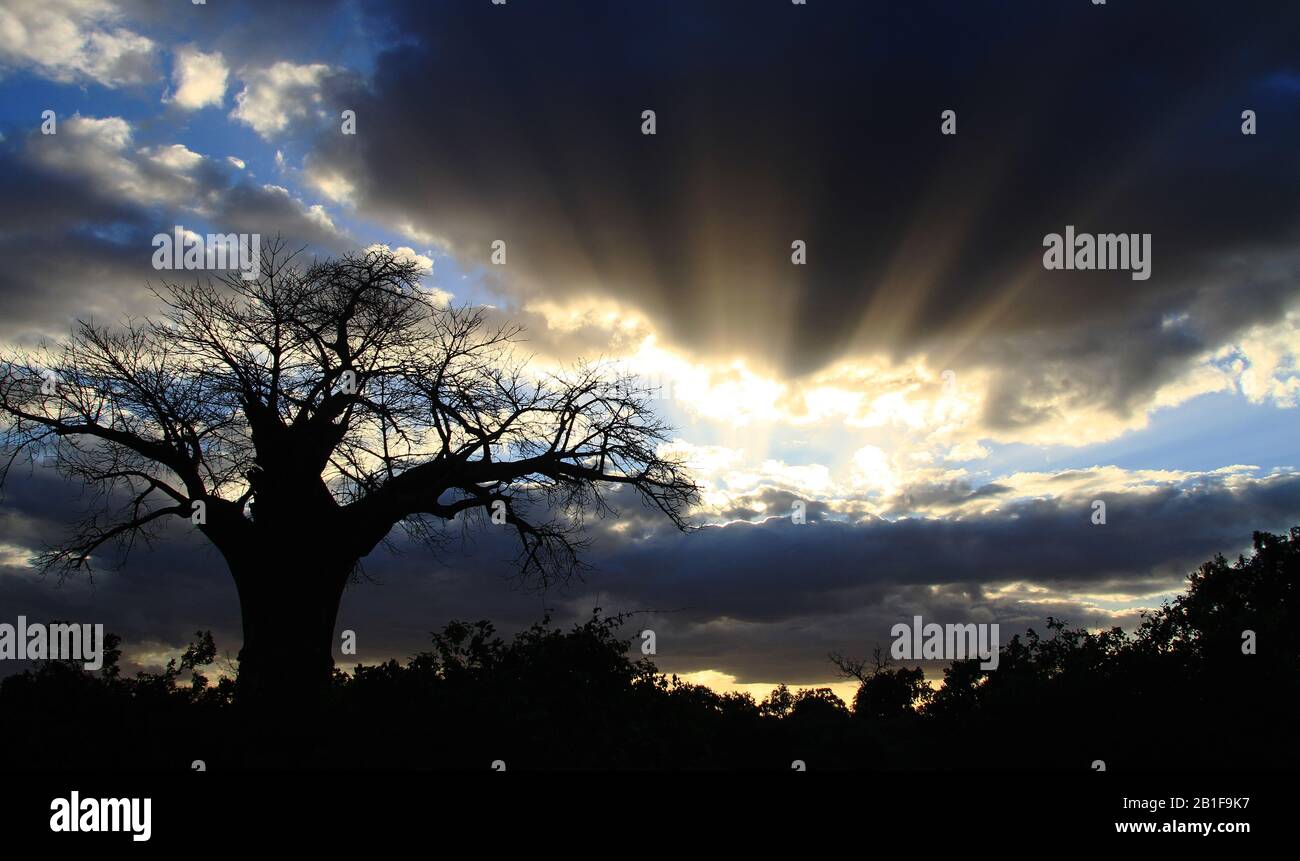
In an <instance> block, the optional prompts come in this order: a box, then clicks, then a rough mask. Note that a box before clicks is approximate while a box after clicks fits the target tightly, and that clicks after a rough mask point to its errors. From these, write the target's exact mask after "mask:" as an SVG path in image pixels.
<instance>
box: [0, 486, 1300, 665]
mask: <svg viewBox="0 0 1300 861" xmlns="http://www.w3.org/2000/svg"><path fill="white" fill-rule="evenodd" d="M72 495H73V492H72V491H71V489H69V488H68V487H67V486H66V485H62V484H60V483H58V482H56V481H54V480H52V479H50V478H49V477H48V476H47V475H44V474H42V473H40V472H38V473H36V474H35V475H34V476H33V477H31V478H23V477H20V480H19V481H18V482H17V483H16V484H11V487H10V489H9V490H8V491H7V493H6V497H5V500H4V506H3V509H2V510H3V511H4V515H3V516H2V517H0V545H6V546H8V547H24V548H29V549H36V548H39V547H41V546H43V544H44V543H46V542H49V541H53V540H56V539H57V538H58V536H60V535H61V534H62V532H63V530H64V529H66V528H67V527H66V524H67V521H68V514H67V511H68V507H69V504H70V499H71V496H72ZM1105 498H1106V500H1107V503H1108V512H1107V514H1108V518H1107V523H1106V524H1105V525H1104V526H1094V525H1093V524H1092V522H1091V514H1092V510H1091V507H1090V500H1089V499H1088V498H1070V497H1067V498H1060V499H1052V500H1024V501H1019V502H1013V503H1008V504H1006V505H1003V506H1002V507H1001V508H999V509H998V510H997V511H994V512H990V513H987V514H981V515H966V516H961V517H955V518H949V519H943V520H939V519H921V518H913V519H903V520H898V521H893V522H891V521H885V520H878V519H870V520H865V521H862V522H857V523H853V522H846V521H844V520H843V519H839V520H835V519H831V518H830V517H829V516H826V517H821V518H817V519H814V518H812V517H810V518H809V522H808V523H807V524H805V525H795V524H793V523H792V522H791V521H790V519H789V518H788V517H782V518H771V519H768V520H765V521H762V522H759V523H747V522H739V523H731V524H728V525H726V526H718V527H708V528H704V529H700V530H698V531H695V532H692V533H688V534H682V533H678V532H675V531H672V530H671V529H669V528H666V527H665V526H664V525H663V524H662V523H661V522H659V521H657V520H656V519H654V518H651V517H649V516H648V515H644V514H643V513H642V512H641V511H640V510H639V508H637V507H636V505H635V503H632V504H631V505H628V504H623V505H621V506H619V508H620V512H619V515H618V516H616V517H612V518H609V519H606V520H600V521H596V522H595V523H594V524H593V530H592V531H593V536H594V538H595V542H594V545H593V548H592V550H591V554H590V556H589V561H590V562H591V563H592V566H593V568H592V570H591V572H590V573H588V574H587V575H586V577H585V579H583V580H582V581H574V582H571V583H570V584H568V585H567V586H564V587H561V588H552V589H550V590H549V591H547V592H538V591H536V590H530V589H528V588H524V587H523V586H522V584H520V583H519V582H518V581H516V580H515V579H513V578H512V576H511V569H510V567H509V565H508V562H509V560H510V559H511V558H512V557H513V555H514V551H515V547H514V545H513V543H512V539H511V538H510V536H509V535H508V534H507V532H508V530H496V529H492V528H484V529H481V530H478V531H475V532H472V533H471V534H470V538H469V539H468V542H467V543H466V544H465V545H464V546H460V545H459V544H453V545H452V546H451V547H450V548H448V550H447V552H446V553H444V554H441V555H436V556H435V555H431V554H430V553H429V552H428V551H426V550H424V549H421V548H416V547H412V546H410V545H409V544H407V543H405V542H403V541H398V542H397V543H396V547H397V548H398V550H399V551H400V552H399V553H397V554H396V555H394V554H393V553H391V552H388V551H385V550H381V551H377V552H376V553H375V554H373V555H372V557H371V558H369V559H367V560H366V563H365V565H366V571H367V578H366V579H365V580H363V581H362V582H360V583H358V584H356V585H354V586H353V587H351V588H349V590H348V591H347V593H346V594H345V596H344V601H343V607H342V610H341V611H340V617H339V630H340V631H342V630H353V631H355V632H356V633H357V640H358V644H359V654H358V656H357V657H356V658H355V659H353V658H346V659H344V658H342V657H341V656H340V659H341V660H342V662H343V663H344V664H345V665H346V664H350V663H354V662H356V661H364V662H372V661H376V660H380V659H383V658H387V657H394V656H396V657H405V656H409V655H411V654H413V653H414V652H416V651H418V650H420V649H422V648H424V647H425V646H426V645H427V643H428V633H429V632H430V631H432V630H435V629H439V628H441V626H442V625H443V624H445V623H446V622H447V621H449V620H451V619H455V618H459V619H464V620H474V619H480V618H487V619H491V620H493V621H494V622H495V623H496V624H497V626H498V629H499V630H500V631H501V632H502V633H504V634H513V632H515V631H517V630H521V629H522V628H524V627H527V626H528V625H530V624H531V623H533V622H534V621H537V620H538V619H540V618H541V616H542V615H543V614H544V613H545V612H547V611H548V610H550V611H552V613H553V615H554V617H555V618H556V619H557V620H559V621H568V620H573V619H577V618H580V617H582V616H585V615H586V614H588V613H589V612H590V611H591V609H592V608H593V607H596V606H600V607H602V608H604V610H605V611H606V612H610V613H612V612H619V611H637V612H638V615H636V616H634V617H633V619H632V620H631V622H630V623H629V628H628V629H627V631H626V633H627V634H628V635H629V636H630V635H631V634H633V633H635V631H639V630H641V629H643V628H651V629H653V630H655V631H656V634H657V639H658V648H659V654H658V656H657V657H658V662H659V664H660V666H661V667H663V668H665V669H667V670H670V671H675V672H693V671H697V670H703V669H714V670H719V671H723V672H727V673H731V674H733V675H736V676H737V677H738V678H739V680H740V681H741V682H749V681H774V680H787V681H814V680H819V679H820V680H824V679H827V678H830V677H831V675H832V674H831V672H830V668H829V665H828V664H827V663H826V661H825V655H826V652H827V651H830V650H837V651H844V652H850V653H858V654H867V653H868V652H869V650H870V647H871V646H872V645H873V644H874V643H876V642H881V643H887V642H888V641H889V639H890V637H889V630H890V628H891V627H892V625H893V624H894V623H895V622H898V621H908V620H910V619H911V617H912V616H914V615H922V616H924V617H925V618H926V619H927V620H935V621H940V622H968V621H977V622H998V623H999V624H1001V625H1002V626H1003V628H1004V633H1003V637H1004V638H1006V637H1010V636H1011V634H1013V633H1016V632H1018V631H1023V630H1024V629H1025V628H1026V627H1029V626H1036V627H1038V628H1040V629H1041V627H1042V624H1043V620H1044V619H1045V617H1046V616H1048V615H1055V616H1057V617H1060V618H1065V619H1067V620H1069V621H1071V622H1072V623H1075V624H1087V625H1090V626H1096V625H1101V626H1107V627H1108V626H1110V625H1113V624H1125V625H1129V626H1131V625H1132V624H1134V623H1135V622H1136V613H1134V612H1127V613H1122V614H1120V615H1119V616H1118V617H1116V616H1112V615H1110V614H1108V613H1100V612H1098V611H1097V610H1096V609H1093V608H1089V607H1087V606H1085V604H1084V600H1085V599H1084V598H1083V597H1081V596H1088V595H1092V596H1104V595H1110V594H1117V595H1131V596H1141V595H1150V594H1155V593H1169V592H1175V591H1180V590H1181V589H1182V588H1183V586H1184V584H1183V578H1184V577H1185V576H1186V575H1187V573H1189V572H1190V571H1191V570H1193V569H1194V568H1195V567H1196V566H1197V565H1198V564H1199V563H1200V562H1203V561H1205V560H1207V559H1209V558H1211V557H1212V556H1213V555H1214V554H1216V553H1223V554H1225V555H1228V556H1233V555H1235V554H1236V553H1238V552H1241V551H1243V550H1244V549H1246V548H1247V547H1248V546H1249V542H1250V534H1251V531H1252V530H1253V529H1257V528H1267V529H1273V530H1282V529H1285V528H1287V527H1288V526H1290V525H1292V524H1295V523H1300V475H1294V474H1287V475H1277V476H1271V477H1267V478H1264V479H1253V480H1244V479H1240V478H1238V479H1233V480H1229V479H1228V478H1226V477H1214V478H1210V479H1201V480H1197V481H1194V482H1192V483H1190V484H1184V485H1181V486H1178V487H1168V488H1164V489H1161V490H1158V491H1154V492H1148V493H1131V494H1107V495H1106V496H1105ZM623 502H624V503H626V502H627V501H626V500H624V501H623ZM615 527H617V528H615ZM452 528H453V531H455V525H454V524H453V527H452ZM166 538H167V540H166V541H164V542H162V543H160V544H159V545H157V549H156V550H154V551H153V552H142V553H139V554H138V555H137V556H136V557H134V560H133V561H132V563H131V564H130V566H129V567H128V568H127V569H125V570H124V571H123V572H121V573H113V572H111V571H107V570H105V571H102V572H101V573H100V574H99V575H98V576H97V577H96V579H95V581H94V585H93V588H90V587H88V586H87V584H86V583H85V582H84V581H82V580H78V579H70V580H68V581H66V582H65V583H64V584H63V585H61V586H60V585H59V584H57V583H56V582H55V581H53V580H51V579H46V580H40V579H37V578H36V576H35V575H34V574H33V573H32V572H31V571H30V570H25V569H24V568H22V567H21V566H18V565H14V564H12V563H11V564H10V565H9V566H8V567H6V568H5V569H4V570H3V571H0V608H3V609H4V613H5V614H7V615H10V616H16V615H18V614H19V613H24V614H26V615H28V616H29V617H32V618H42V617H44V618H73V617H76V618H78V619H81V618H82V617H83V616H84V617H86V618H85V619H83V621H94V622H103V623H104V624H105V625H106V627H107V628H108V629H109V630H113V631H117V632H118V633H120V634H122V635H123V636H124V637H125V638H126V641H127V644H126V645H127V647H128V653H129V654H131V653H133V652H132V650H134V651H135V652H138V651H140V650H141V649H146V650H147V649H148V648H156V647H150V646H147V644H154V643H166V644H171V645H172V646H174V647H175V648H176V650H177V651H179V650H180V649H181V648H182V647H183V646H184V643H185V642H186V640H187V638H188V637H189V635H190V634H191V633H192V632H193V631H194V630H197V629H200V628H201V629H213V630H214V631H215V632H216V634H217V639H218V642H219V644H220V645H221V646H222V648H223V649H226V650H228V651H229V652H230V654H231V655H232V656H233V655H234V654H235V653H237V652H238V648H239V641H240V633H239V632H240V629H239V621H238V620H239V616H238V602H237V599H236V595H235V590H234V586H233V583H232V582H231V581H230V579H229V576H228V574H227V573H226V571H225V568H224V565H223V563H222V561H221V559H220V558H219V557H218V556H217V555H216V554H215V553H214V552H213V551H211V550H210V549H207V548H204V547H202V546H201V545H200V544H199V542H197V541H195V540H194V539H193V536H192V535H191V534H190V533H189V531H188V529H186V528H185V527H184V525H183V524H181V525H180V526H177V527H176V528H175V529H172V530H170V531H169V534H168V536H167V537H166ZM105 561H107V560H105ZM299 573H300V574H303V575H305V576H309V575H310V572H299ZM1006 584H1027V585H1028V586H1029V587H1034V588H1037V589H1038V590H1040V591H1038V592H1036V593H1035V594H1034V595H1033V599H1034V600H1033V601H1027V600H1026V599H1025V596H1024V595H1023V594H1021V595H1017V594H1015V593H1004V592H1001V591H998V589H997V587H998V586H1000V585H1006ZM1141 603H1142V602H1141V600H1125V601H1121V602H1120V603H1119V606H1133V605H1134V604H1137V605H1141ZM633 628H635V630H633ZM0 669H3V668H0ZM8 669H13V668H12V667H10V668H8Z"/></svg>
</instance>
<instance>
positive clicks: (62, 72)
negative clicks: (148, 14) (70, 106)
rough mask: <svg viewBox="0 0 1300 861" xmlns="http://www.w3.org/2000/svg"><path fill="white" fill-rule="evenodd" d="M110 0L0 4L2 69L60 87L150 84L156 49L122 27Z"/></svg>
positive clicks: (10, 0) (32, 0)
mask: <svg viewBox="0 0 1300 861" xmlns="http://www.w3.org/2000/svg"><path fill="white" fill-rule="evenodd" d="M121 18H122V14H121V12H120V11H119V10H118V9H117V8H116V7H115V6H114V5H113V4H112V3H110V2H107V0H5V3H4V4H0V66H12V67H16V68H21V69H30V70H31V71H33V72H35V73H37V74H39V75H41V76H42V77H45V78H49V79H50V80H54V81H58V82H60V83H75V82H80V81H86V80H90V81H94V82H96V83H98V84H102V85H104V86H106V87H118V86H124V85H131V84H142V83H146V82H148V81H150V80H152V75H151V73H150V72H151V68H152V65H153V56H154V43H153V41H152V40H150V39H149V38H147V37H145V36H142V35H140V34H139V33H135V32H133V31H131V30H128V29H126V28H125V27H122V26H120V25H119V22H120V20H121Z"/></svg>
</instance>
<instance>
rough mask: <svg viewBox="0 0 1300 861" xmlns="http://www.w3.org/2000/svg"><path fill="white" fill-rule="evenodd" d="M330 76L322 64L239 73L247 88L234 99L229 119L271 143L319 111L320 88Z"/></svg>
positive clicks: (286, 65) (282, 63)
mask: <svg viewBox="0 0 1300 861" xmlns="http://www.w3.org/2000/svg"><path fill="white" fill-rule="evenodd" d="M329 73H330V67H329V66H327V65H325V64H323V63H309V64H304V65H297V64H294V63H290V62H288V61H284V60H282V61H280V62H278V63H275V64H274V65H272V66H271V67H270V68H265V69H260V68H245V69H244V70H243V71H241V72H240V77H241V78H242V79H243V81H244V88H243V89H242V90H240V92H239V94H238V95H236V96H235V103H236V107H235V109H234V110H233V111H231V112H230V117H231V119H234V120H238V121H239V122H241V123H244V124H245V125H247V126H249V127H251V128H252V129H253V130H254V131H255V132H257V133H258V134H259V135H261V136H262V137H263V138H266V139H268V140H269V139H270V138H272V137H275V136H276V135H278V134H279V133H281V132H283V131H284V130H285V129H286V128H288V127H289V124H290V123H291V122H293V121H294V120H298V119H304V118H306V117H308V116H310V115H311V113H312V112H313V111H319V110H320V105H321V104H322V102H323V99H322V94H321V86H322V83H323V82H324V81H325V79H326V77H327V76H328V75H329Z"/></svg>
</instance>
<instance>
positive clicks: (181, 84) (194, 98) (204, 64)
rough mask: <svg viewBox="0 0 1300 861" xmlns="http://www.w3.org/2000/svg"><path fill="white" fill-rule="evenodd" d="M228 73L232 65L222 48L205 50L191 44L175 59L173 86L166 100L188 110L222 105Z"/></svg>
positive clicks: (180, 51) (180, 50) (177, 54)
mask: <svg viewBox="0 0 1300 861" xmlns="http://www.w3.org/2000/svg"><path fill="white" fill-rule="evenodd" d="M229 75H230V69H229V68H228V67H227V66H226V60H225V58H224V57H222V56H221V53H220V52H219V51H218V52H214V53H211V54H205V53H203V52H202V51H199V50H197V49H195V48H191V47H184V48H180V49H178V50H177V51H176V56H175V59H174V60H173V62H172V87H173V88H174V89H173V92H172V94H171V95H170V97H168V98H165V99H164V101H166V102H170V103H172V104H174V105H176V106H177V107H180V108H183V109H185V110H187V111H196V110H198V109H199V108H202V107H206V106H208V105H213V106H215V107H221V103H222V101H223V100H224V99H225V97H226V79H227V78H228V77H229Z"/></svg>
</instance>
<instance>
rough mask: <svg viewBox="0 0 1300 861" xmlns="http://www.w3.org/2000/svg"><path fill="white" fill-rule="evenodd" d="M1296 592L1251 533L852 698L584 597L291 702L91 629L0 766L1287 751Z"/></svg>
mask: <svg viewBox="0 0 1300 861" xmlns="http://www.w3.org/2000/svg"><path fill="white" fill-rule="evenodd" d="M1298 602H1300V527H1297V528H1295V529H1292V530H1291V532H1290V534H1289V535H1288V536H1279V535H1270V534H1267V533H1256V534H1255V539H1254V552H1253V554H1252V555H1251V556H1250V558H1239V559H1238V560H1236V561H1235V562H1231V563H1230V562H1228V561H1227V560H1226V559H1224V558H1222V557H1217V558H1215V559H1214V560H1212V561H1210V562H1207V563H1205V564H1204V565H1202V566H1201V567H1200V568H1199V569H1198V570H1197V571H1196V572H1195V573H1193V574H1192V575H1191V577H1190V578H1189V581H1188V589H1187V591H1186V593H1184V594H1182V595H1180V596H1179V597H1178V598H1177V599H1176V600H1174V601H1172V602H1170V603H1167V604H1166V605H1164V606H1163V607H1162V608H1161V609H1159V610H1157V611H1154V612H1152V613H1149V614H1147V616H1146V617H1145V619H1144V621H1143V624H1142V625H1141V626H1140V628H1139V629H1138V630H1137V631H1136V632H1134V633H1131V634H1129V633H1125V632H1124V631H1122V630H1120V629H1119V628H1114V629H1111V630H1105V631H1100V632H1089V631H1086V630H1082V629H1078V628H1071V627H1068V626H1067V625H1066V624H1065V623H1064V622H1060V621H1057V620H1055V619H1050V618H1049V619H1048V621H1047V626H1046V632H1045V634H1041V635H1040V634H1039V633H1037V632H1034V631H1030V632H1029V633H1028V634H1027V635H1026V636H1024V637H1019V636H1017V637H1013V638H1012V639H1011V640H1010V641H1009V642H1007V643H1006V644H1005V645H1004V646H1003V647H1002V650H1001V658H1000V661H999V664H998V668H997V669H996V670H993V671H984V670H981V669H980V667H979V661H978V659H973V660H970V661H959V662H956V663H954V664H953V665H952V666H950V667H949V668H948V669H947V670H946V671H945V673H944V680H943V683H942V685H940V686H938V687H937V688H935V689H932V688H931V687H930V686H929V685H927V684H926V683H925V680H924V678H923V677H922V674H921V671H920V670H919V669H914V668H907V667H893V666H890V665H889V664H888V663H887V662H885V661H879V660H877V661H876V662H874V663H873V664H871V665H870V666H869V668H866V665H864V664H861V663H857V664H855V663H853V662H851V661H845V660H844V659H838V661H837V662H838V664H839V665H840V666H841V667H845V666H848V667H849V668H850V669H851V670H852V671H854V673H855V674H856V675H858V676H859V678H860V679H861V685H860V687H859V689H858V692H857V695H856V696H855V697H854V701H853V703H852V705H851V706H849V705H846V704H845V703H844V702H842V701H841V700H840V699H839V698H838V697H836V696H835V695H833V694H832V693H831V692H830V691H829V690H828V689H819V690H804V691H799V692H797V693H795V692H791V691H790V690H789V689H787V688H786V687H785V686H781V687H778V688H777V689H776V690H774V691H773V692H772V693H771V694H770V695H769V696H768V697H766V698H765V699H764V700H762V701H761V702H760V701H756V700H755V699H754V698H753V697H751V696H749V695H748V694H741V693H727V694H722V693H717V692H715V691H712V690H710V689H708V688H705V687H702V686H699V685H693V684H688V683H685V682H683V681H681V680H680V679H677V678H675V677H666V676H665V675H664V674H662V673H660V672H659V671H658V670H657V669H656V667H655V666H654V664H653V663H652V662H651V661H650V660H649V659H647V658H642V657H639V655H638V654H636V653H635V652H634V650H633V649H632V648H631V647H630V642H629V640H627V639H624V638H622V637H620V635H619V631H620V628H621V627H622V623H623V622H624V621H625V619H624V617H621V616H612V617H604V616H601V615H600V614H599V611H597V612H596V613H594V614H593V616H592V618H591V619H589V620H587V621H586V622H584V623H582V624H579V625H576V626H574V627H573V628H571V629H569V630H562V629H559V628H557V627H554V626H552V625H551V624H549V622H548V621H545V620H544V621H543V622H541V623H538V624H536V625H534V626H533V627H532V628H530V629H528V630H526V631H524V632H522V633H520V634H518V635H517V636H515V637H514V638H513V639H510V640H503V639H501V638H499V637H497V636H496V634H495V632H494V631H493V628H492V626H491V625H490V624H488V623H487V622H478V623H472V624H469V623H462V622H453V623H451V624H449V625H448V626H446V628H444V629H443V630H442V631H441V632H440V633H437V634H435V635H434V636H433V642H432V648H431V649H429V650H428V651H425V652H421V653H420V654H418V655H416V656H414V657H413V658H411V659H410V660H408V661H407V662H405V663H399V662H397V661H389V662H387V663H384V664H380V665H378V666H359V667H357V668H356V669H355V670H354V672H353V673H352V674H350V675H348V674H344V673H341V672H340V673H336V675H335V679H334V685H333V688H332V690H331V691H330V693H329V697H328V701H327V702H326V703H324V704H322V705H321V706H320V707H319V708H313V709H311V710H308V711H305V712H304V713H302V714H298V715H294V716H284V715H276V714H267V713H266V712H265V711H263V710H259V709H257V708H255V707H252V706H250V705H248V704H246V703H243V702H241V701H240V697H239V695H238V686H237V683H236V682H234V681H232V680H231V679H229V678H222V679H220V680H219V681H218V682H216V683H215V684H214V683H210V682H209V680H208V678H207V677H205V676H204V674H203V668H205V667H208V666H210V665H211V664H212V662H213V661H214V660H215V658H216V648H215V644H214V643H213V642H212V638H211V636H210V635H209V634H206V633H200V634H199V636H198V638H197V640H196V642H195V643H194V644H193V645H191V647H190V648H189V649H188V650H187V651H186V652H185V654H184V655H183V656H182V657H181V658H180V660H179V662H177V661H173V662H171V663H170V664H169V665H168V667H167V669H166V670H164V671H163V672H162V673H156V674H150V673H141V674H137V675H136V676H135V677H133V678H131V677H126V676H123V675H122V674H121V672H120V669H119V666H118V662H119V658H120V652H119V650H117V649H116V640H110V645H111V648H110V649H109V650H108V651H107V652H106V655H105V664H104V668H103V669H102V670H101V671H100V672H99V673H97V674H91V673H87V672H86V671H84V670H82V669H81V668H80V666H79V665H77V664H73V663H60V662H46V663H43V664H41V665H40V666H39V667H38V668H36V669H35V670H32V671H29V672H26V673H23V674H20V675H16V676H12V677H10V678H7V679H5V680H4V682H3V684H0V731H3V733H4V734H3V738H5V739H6V740H7V742H8V743H7V744H6V745H4V746H3V747H0V767H4V768H39V769H47V768H70V769H80V768H163V769H186V768H189V767H190V763H191V762H192V761H193V760H195V759H201V760H203V761H204V762H205V764H206V766H207V768H208V769H209V770H214V769H234V768H250V767H251V768H258V767H271V768H275V767H295V768H301V767H308V768H311V767H319V768H336V767H343V768H420V769H423V768H464V769H475V770H486V769H488V768H490V767H491V763H492V762H493V761H494V760H501V761H503V762H504V763H506V767H507V768H508V769H510V770H522V769H529V768H583V769H587V768H596V769H603V768H634V769H635V768H691V769H695V768H734V769H788V768H790V766H791V763H792V762H793V761H794V760H803V761H804V762H805V763H806V764H807V767H808V769H809V770H820V769H832V768H868V769H944V768H981V769H987V768H991V769H1021V768H1024V769H1067V770H1087V769H1089V768H1090V766H1091V763H1092V762H1093V761H1094V760H1098V759H1100V760H1103V761H1105V762H1106V763H1107V768H1108V769H1109V770H1134V769H1152V770H1168V769H1202V768H1248V769H1268V768H1296V767H1298V766H1300V755H1298V753H1297V746H1296V744H1295V742H1294V733H1295V726H1296V725H1297V717H1300V711H1298V709H1297V705H1298V703H1300V696H1297V694H1298V693H1300V690H1298V689H1300V627H1298V624H1297V623H1300V618H1297V607H1298ZM1248 631H1249V632H1253V640H1254V643H1255V649H1254V652H1255V653H1254V654H1249V653H1247V652H1249V651H1250V650H1249V649H1243V644H1244V643H1245V642H1246V640H1245V639H1244V637H1245V636H1246V634H1245V632H1248ZM634 656H635V659H634Z"/></svg>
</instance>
